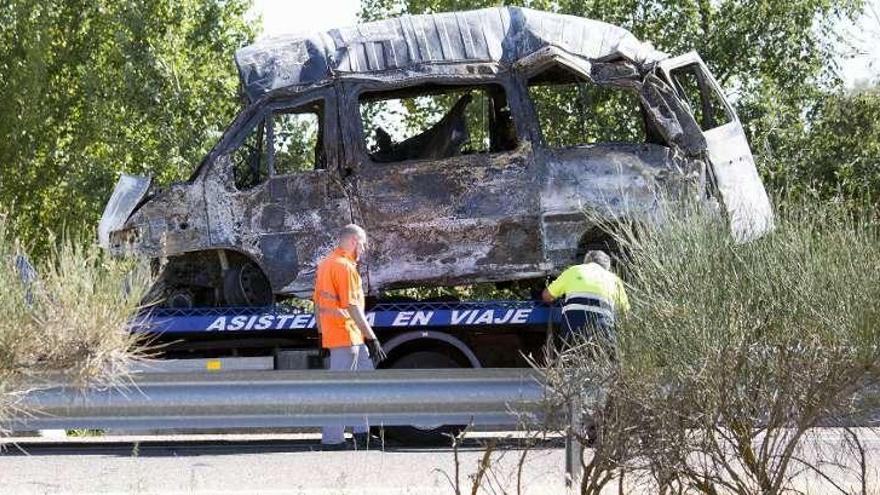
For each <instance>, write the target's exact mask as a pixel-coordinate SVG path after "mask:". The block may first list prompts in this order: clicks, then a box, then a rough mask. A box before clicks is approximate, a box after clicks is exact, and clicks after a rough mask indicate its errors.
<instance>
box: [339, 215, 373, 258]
mask: <svg viewBox="0 0 880 495" xmlns="http://www.w3.org/2000/svg"><path fill="white" fill-rule="evenodd" d="M337 245H338V246H339V247H341V248H342V249H345V250H346V251H348V252H350V253H352V255H354V259H359V258H360V257H361V256H362V255H363V254H364V253H365V252H366V250H367V232H366V231H365V230H364V229H362V228H361V227H360V226H358V225H355V224H353V223H350V224H348V225H346V226H345V227H342V229H340V230H339V237H338V241H337Z"/></svg>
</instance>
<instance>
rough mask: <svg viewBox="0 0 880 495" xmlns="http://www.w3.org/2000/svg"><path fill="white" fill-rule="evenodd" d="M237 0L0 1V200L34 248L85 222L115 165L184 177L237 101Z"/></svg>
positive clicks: (240, 8) (93, 217) (245, 33)
mask: <svg viewBox="0 0 880 495" xmlns="http://www.w3.org/2000/svg"><path fill="white" fill-rule="evenodd" d="M249 3H250V2H249V1H248V0H227V1H221V0H212V1H208V2H199V1H194V0H159V1H146V0H136V1H132V2H121V1H116V2H114V1H96V0H48V1H36V0H17V1H14V2H11V3H10V2H4V3H3V4H2V5H0V98H2V105H0V136H3V139H2V140H0V204H3V205H4V206H5V207H7V208H11V210H12V218H11V225H10V227H11V230H12V234H13V235H16V236H18V237H20V238H22V240H23V241H24V242H25V243H26V244H28V245H31V246H33V248H34V249H33V250H34V251H35V252H36V253H37V254H38V255H41V254H45V253H46V252H47V251H48V240H47V239H48V237H47V236H46V232H47V231H48V230H59V229H62V228H64V229H69V230H70V231H75V232H78V231H81V230H83V229H93V228H94V226H95V225H96V224H97V222H98V219H99V218H100V214H101V212H102V209H103V206H104V204H105V202H106V201H107V199H108V198H109V196H110V192H111V190H112V188H113V185H114V183H115V181H116V179H117V178H118V173H119V172H120V171H123V170H124V171H126V172H129V173H137V174H151V175H154V176H155V178H156V179H157V180H158V181H160V182H167V181H170V180H179V179H183V178H186V176H187V174H188V173H189V172H190V170H191V169H193V168H194V167H195V165H197V161H198V160H199V159H200V158H201V157H202V156H203V155H204V153H205V152H206V151H207V150H208V149H209V147H210V146H211V145H212V144H213V141H216V139H217V135H218V134H219V132H220V131H221V130H222V129H223V127H224V126H225V125H226V124H227V123H228V121H229V120H230V119H231V117H232V115H233V112H234V110H235V108H236V106H237V101H236V96H237V94H238V93H237V88H238V80H237V76H236V70H235V67H234V64H233V58H232V55H233V52H234V50H235V49H237V48H238V47H240V46H242V45H244V44H246V43H247V42H248V41H249V40H250V39H251V38H252V37H253V35H254V28H253V26H251V25H249V24H248V23H246V22H245V21H244V20H243V15H244V13H245V12H246V10H247V8H248V7H249Z"/></svg>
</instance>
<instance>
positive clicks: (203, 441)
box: [0, 428, 880, 495]
mask: <svg viewBox="0 0 880 495" xmlns="http://www.w3.org/2000/svg"><path fill="white" fill-rule="evenodd" d="M860 430H861V431H860V432H859V434H858V435H859V438H860V440H861V442H862V445H863V447H864V449H865V455H866V457H865V461H866V463H867V492H866V493H867V494H875V495H880V435H878V432H877V430H869V429H866V428H861V429H860ZM471 435H472V436H471V437H470V438H469V439H467V440H466V441H465V443H464V444H463V445H462V447H461V448H460V449H459V451H458V463H457V465H458V468H459V473H458V479H459V480H460V489H461V491H460V492H461V493H471V487H472V478H473V476H474V474H475V473H476V472H477V471H478V466H479V463H480V460H481V459H482V458H483V453H484V451H485V446H486V444H487V442H488V441H490V439H494V441H495V442H496V443H497V449H496V450H495V451H494V453H493V454H492V456H491V461H492V462H491V464H492V469H491V471H489V472H488V473H487V474H486V478H485V479H484V482H483V487H484V489H483V490H482V491H480V492H479V493H486V494H502V493H509V494H522V495H525V494H530V495H531V494H563V493H565V492H566V489H565V485H564V452H565V451H564V448H563V442H562V440H561V439H560V438H553V439H548V440H546V441H544V442H543V443H542V444H540V445H539V446H537V447H534V448H531V449H524V448H523V442H522V440H521V439H519V438H516V435H515V434H509V433H502V434H499V433H472V434H471ZM842 435H843V434H842V430H841V429H838V428H819V429H817V430H814V431H813V432H811V433H810V434H809V435H808V440H809V442H811V443H810V445H813V446H815V448H812V449H811V450H810V451H808V452H807V451H805V452H804V454H803V456H804V458H805V459H807V460H808V461H810V462H812V463H814V464H821V465H823V468H824V469H825V471H826V473H827V474H829V475H830V476H831V477H832V479H833V480H834V482H835V483H837V484H838V485H840V486H841V487H843V488H845V489H847V490H848V491H849V493H861V490H860V488H861V487H860V480H859V479H858V477H857V476H854V474H853V472H852V471H850V470H842V469H838V468H837V467H835V465H834V462H837V461H838V460H840V459H839V454H840V441H841V438H842ZM373 447H375V448H373ZM0 449H2V450H0V495H6V494H55V493H72V494H80V493H126V494H129V493H134V494H152V493H196V494H208V493H210V494H261V493H270V494H274V493H285V494H300V493H302V494H367V495H370V494H390V495H396V494H419V495H421V494H426V495H432V494H452V493H456V490H455V488H454V484H453V483H454V482H453V480H454V479H455V477H456V474H455V473H456V461H455V452H454V451H453V450H452V449H451V448H405V447H394V446H391V445H386V446H385V447H384V448H383V446H381V445H376V446H371V448H370V449H369V450H366V451H345V452H326V451H321V450H320V444H319V437H318V436H317V435H315V434H311V433H308V434H302V433H298V434H263V435H254V434H247V435H242V434H235V435H186V436H107V437H86V438H67V439H61V440H60V439H54V438H20V439H15V440H10V439H0ZM523 455H524V456H525V462H524V463H523V464H522V466H523V467H522V473H521V475H519V476H518V471H519V464H520V462H519V461H520V459H521V458H522V456H523ZM795 480H796V483H795V484H796V487H797V488H798V489H800V490H802V493H807V494H826V493H841V492H840V491H839V490H836V489H834V488H833V487H832V486H830V485H829V484H828V483H827V482H826V481H825V480H823V479H821V478H820V477H819V476H816V475H814V474H810V473H801V474H800V475H799V476H798V477H797V478H795ZM518 486H519V488H518ZM607 492H608V493H617V486H616V485H615V486H613V487H608V490H607ZM626 493H648V492H644V491H641V492H640V491H638V490H636V491H633V490H629V489H628V490H626Z"/></svg>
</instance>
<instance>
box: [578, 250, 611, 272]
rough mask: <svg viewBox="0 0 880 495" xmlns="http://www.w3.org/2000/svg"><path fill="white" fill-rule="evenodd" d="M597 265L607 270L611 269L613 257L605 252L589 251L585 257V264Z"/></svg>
mask: <svg viewBox="0 0 880 495" xmlns="http://www.w3.org/2000/svg"><path fill="white" fill-rule="evenodd" d="M587 263H596V264H597V265H599V266H601V267H602V268H604V269H606V270H610V269H611V257H610V256H608V254H607V253H605V251H598V250H597V251H587V254H585V255H584V264H585V265H586V264H587Z"/></svg>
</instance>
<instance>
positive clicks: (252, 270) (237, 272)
mask: <svg viewBox="0 0 880 495" xmlns="http://www.w3.org/2000/svg"><path fill="white" fill-rule="evenodd" d="M223 295H224V296H225V297H226V303H227V304H229V305H231V306H269V305H271V304H272V303H273V302H274V299H275V298H274V297H273V294H272V286H271V285H269V280H268V279H267V278H266V276H265V275H263V271H262V270H260V268H259V267H258V266H257V265H255V264H253V263H244V264H241V265H238V266H234V267H232V268H230V269H229V270H226V272H225V273H224V274H223Z"/></svg>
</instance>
